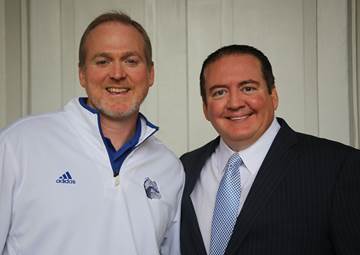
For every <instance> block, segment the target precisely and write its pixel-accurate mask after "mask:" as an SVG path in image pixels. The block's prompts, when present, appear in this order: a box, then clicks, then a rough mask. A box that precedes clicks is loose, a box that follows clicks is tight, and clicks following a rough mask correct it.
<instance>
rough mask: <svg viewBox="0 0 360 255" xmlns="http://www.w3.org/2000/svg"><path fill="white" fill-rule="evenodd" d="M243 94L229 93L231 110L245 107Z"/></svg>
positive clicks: (236, 91)
mask: <svg viewBox="0 0 360 255" xmlns="http://www.w3.org/2000/svg"><path fill="white" fill-rule="evenodd" d="M243 96H244V95H243V94H242V93H241V91H239V90H234V91H230V92H229V96H228V101H227V107H228V108H229V109H238V108H241V107H242V106H244V98H243Z"/></svg>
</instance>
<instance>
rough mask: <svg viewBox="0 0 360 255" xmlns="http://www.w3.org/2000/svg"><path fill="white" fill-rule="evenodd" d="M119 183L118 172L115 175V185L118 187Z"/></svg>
mask: <svg viewBox="0 0 360 255" xmlns="http://www.w3.org/2000/svg"><path fill="white" fill-rule="evenodd" d="M119 185H120V174H118V175H117V176H116V177H115V187H118V186H119Z"/></svg>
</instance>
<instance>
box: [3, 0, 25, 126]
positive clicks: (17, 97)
mask: <svg viewBox="0 0 360 255" xmlns="http://www.w3.org/2000/svg"><path fill="white" fill-rule="evenodd" d="M5 31H6V37H5V72H6V75H5V77H6V80H5V84H6V93H5V95H6V106H5V107H6V109H8V110H7V113H6V121H7V122H8V123H12V122H13V121H15V120H16V119H18V118H19V117H21V116H22V106H23V100H22V86H21V39H22V38H21V2H20V0H14V1H10V0H8V1H5Z"/></svg>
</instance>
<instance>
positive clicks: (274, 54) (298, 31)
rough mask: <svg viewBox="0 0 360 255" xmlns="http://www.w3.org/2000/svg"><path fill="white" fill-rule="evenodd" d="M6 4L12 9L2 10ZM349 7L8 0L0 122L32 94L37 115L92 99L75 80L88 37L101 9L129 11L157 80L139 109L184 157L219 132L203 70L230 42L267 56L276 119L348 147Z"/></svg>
mask: <svg viewBox="0 0 360 255" xmlns="http://www.w3.org/2000/svg"><path fill="white" fill-rule="evenodd" d="M6 3H7V4H8V5H7V6H8V9H9V8H10V9H12V10H13V12H7V11H6V12H5V11H4V10H5V9H7V8H6ZM347 3H348V1H347V0H317V1H313V0H291V1H289V0H272V1H268V0H187V1H184V0H157V1H154V0H103V1H97V0H76V1H75V0H57V1H46V0H37V1H26V0H0V8H1V9H0V15H1V14H3V15H1V17H0V43H2V42H5V41H6V42H7V44H5V43H3V44H0V58H1V59H0V101H1V102H0V107H1V109H0V127H1V125H4V124H5V122H6V124H8V123H9V122H10V120H13V119H15V118H18V117H20V116H21V115H22V114H24V113H27V108H28V105H27V103H26V100H27V98H29V104H30V108H31V109H30V110H31V111H30V113H39V112H47V111H52V110H55V109H58V108H60V107H62V105H63V104H64V103H66V102H67V101H68V99H69V98H71V97H73V96H78V95H84V94H85V93H84V91H83V89H82V88H81V86H80V85H79V81H78V77H77V61H78V60H77V51H78V44H79V40H80V36H81V35H82V33H83V31H84V29H85V27H86V26H87V25H88V23H89V22H90V21H91V20H92V19H93V18H94V17H96V16H97V15H99V14H100V13H101V12H104V11H107V10H111V9H121V10H124V11H125V12H127V13H128V14H130V15H131V16H132V17H133V18H134V19H135V20H137V21H139V22H140V23H141V24H143V26H144V27H145V29H146V30H147V31H148V33H149V35H150V38H151V41H152V44H153V50H154V60H155V70H156V75H155V84H154V86H153V87H152V88H151V90H150V93H149V95H148V97H147V99H146V100H145V102H144V105H143V107H142V109H141V111H142V112H144V113H145V114H146V115H147V116H148V117H149V119H150V120H152V121H154V122H155V123H156V124H159V125H160V128H161V129H160V132H159V134H158V136H159V137H160V139H162V140H163V141H164V142H165V143H166V144H168V145H169V147H171V148H172V149H173V150H175V151H176V153H177V154H181V153H182V152H184V151H185V150H188V149H193V148H196V147H198V146H200V145H202V144H204V143H205V142H207V141H208V140H210V139H212V138H213V137H215V136H216V133H215V131H214V130H213V128H212V127H211V125H210V123H208V122H207V121H206V120H205V118H204V117H203V113H202V102H201V97H200V92H199V73H200V68H201V65H202V62H203V60H204V59H205V58H206V56H207V55H208V54H209V53H211V52H212V51H214V50H215V49H217V48H219V47H220V46H222V45H227V44H230V43H241V44H251V45H254V46H255V47H258V48H259V49H261V50H263V51H264V52H265V54H267V55H268V56H269V58H270V61H271V62H272V64H273V68H274V73H275V77H276V85H277V87H278V90H279V94H280V107H279V110H278V111H277V115H279V116H282V117H285V118H286V119H287V120H288V121H289V123H290V125H291V126H293V127H294V128H295V129H297V130H300V131H306V132H308V133H312V134H315V135H317V134H319V135H320V136H324V137H327V138H330V139H335V140H339V141H342V142H345V143H349V142H350V120H351V119H350V114H351V111H350V108H349V105H350V103H351V102H350V97H351V95H349V93H350V92H351V91H350V89H349V88H350V87H349V86H350V84H349V83H350V77H349V73H348V69H349V68H351V65H350V64H349V61H350V59H349V56H348V45H349V41H348V40H347V37H348V30H349V27H348V23H347V17H348V15H349V14H348V13H347V7H348V6H347ZM27 4H28V5H29V19H28V20H27V18H26V16H27V12H26V10H25V9H26V7H27ZM20 5H21V8H20V9H19V7H18V6H20ZM16 6H17V7H16ZM24 6H25V7H24ZM84 6H86V8H84ZM357 15H358V14H357ZM5 17H6V20H8V19H9V20H12V21H13V20H16V22H11V24H10V22H5ZM28 22H29V23H28ZM27 26H29V40H30V44H28V42H27V39H26V38H25V37H27V31H26V27H27ZM21 28H23V30H21ZM24 28H25V29H24ZM20 42H21V43H20ZM357 43H358V42H357ZM27 47H28V50H29V52H30V54H29V59H27ZM10 53H11V55H9V54H10ZM20 53H21V55H20ZM9 56H10V58H11V59H9V61H8V58H9ZM14 59H17V60H14ZM19 59H20V60H19ZM16 61H17V62H16ZM19 61H20V62H19ZM28 63H29V73H27V68H28ZM19 74H20V75H19ZM27 75H28V76H27ZM27 82H29V86H30V87H29V91H27ZM351 89H353V87H351ZM357 93H360V92H357ZM354 97H355V98H356V95H355V96H354ZM358 100H360V99H359V95H358ZM4 105H5V106H4ZM4 109H6V111H5V110H4ZM354 109H355V110H354V113H353V115H354V114H355V115H356V114H357V115H356V116H359V109H358V108H356V106H355V107H354ZM355 115H354V116H355ZM352 118H353V117H352ZM354 121H356V119H354ZM357 122H359V120H357ZM352 125H354V124H352ZM354 132H355V131H354ZM357 132H359V131H358V130H357Z"/></svg>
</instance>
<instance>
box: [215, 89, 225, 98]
mask: <svg viewBox="0 0 360 255" xmlns="http://www.w3.org/2000/svg"><path fill="white" fill-rule="evenodd" d="M225 93H226V90H225V89H218V90H215V91H213V93H212V96H213V97H221V96H223V95H225Z"/></svg>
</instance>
